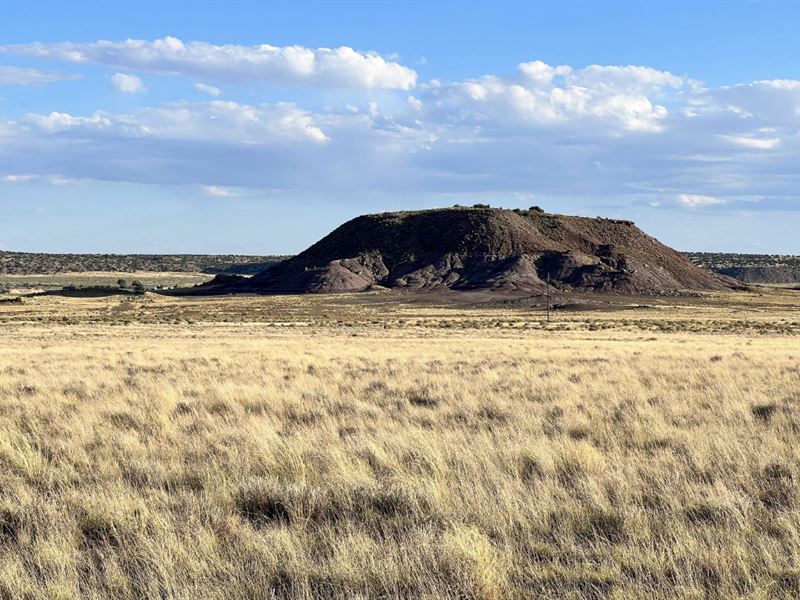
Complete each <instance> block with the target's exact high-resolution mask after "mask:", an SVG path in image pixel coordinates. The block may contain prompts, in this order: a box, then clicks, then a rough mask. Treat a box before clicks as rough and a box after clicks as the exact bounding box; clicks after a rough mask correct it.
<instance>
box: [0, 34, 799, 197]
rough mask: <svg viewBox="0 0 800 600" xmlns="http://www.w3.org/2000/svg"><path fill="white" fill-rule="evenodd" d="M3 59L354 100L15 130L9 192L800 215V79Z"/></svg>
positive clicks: (125, 55) (294, 55)
mask: <svg viewBox="0 0 800 600" xmlns="http://www.w3.org/2000/svg"><path fill="white" fill-rule="evenodd" d="M0 52H2V53H5V54H14V55H23V56H26V57H35V58H42V59H48V60H56V61H61V62H65V63H92V64H100V65H105V66H107V67H110V68H113V69H124V70H125V71H126V73H124V74H123V73H116V74H115V75H114V76H113V77H114V78H116V80H114V79H112V82H114V85H115V86H116V87H117V89H119V90H121V91H125V92H142V93H144V92H146V88H145V86H144V84H143V82H142V81H141V79H140V78H139V77H138V76H136V75H134V72H138V73H142V72H149V73H155V74H167V75H170V76H178V77H184V78H186V79H187V80H188V81H192V82H195V81H196V80H197V79H202V80H203V81H210V82H218V81H228V82H236V83H237V84H239V85H241V84H246V83H247V82H249V81H269V82H273V83H280V84H282V85H302V86H317V87H323V88H346V89H347V90H348V98H347V102H346V103H344V102H343V103H342V105H341V106H336V105H326V106H324V107H319V106H316V107H315V106H313V102H312V103H311V104H312V105H309V104H308V103H307V102H304V100H306V101H307V97H303V96H302V95H300V96H293V95H292V93H291V89H290V90H288V91H286V92H285V95H286V96H287V98H286V101H281V102H269V103H265V102H246V101H243V100H241V99H239V100H238V101H233V100H223V99H210V100H207V101H189V100H180V99H179V100H175V101H172V102H168V103H163V104H158V105H153V106H142V107H140V108H137V109H135V110H132V111H130V112H126V113H111V112H106V111H102V110H96V111H89V112H87V113H85V114H71V113H68V112H64V111H60V110H58V109H57V107H54V110H53V111H51V112H49V113H29V114H26V115H24V116H22V117H19V118H14V119H5V120H4V121H0V151H2V152H3V153H4V154H5V155H6V156H8V160H6V161H5V164H4V165H3V170H4V172H3V173H0V176H5V177H6V178H8V177H11V178H17V179H15V180H13V181H12V180H10V179H6V180H5V181H6V182H7V183H9V182H12V183H25V182H26V181H41V180H42V179H43V178H47V177H54V176H58V177H60V178H63V179H66V180H72V179H90V180H92V179H93V180H104V181H120V182H137V183H153V184H181V185H185V184H195V185H201V186H206V187H205V188H203V189H205V190H206V193H207V194H211V195H216V196H221V194H214V193H212V192H209V190H224V189H226V188H227V187H253V188H269V189H276V188H279V189H282V190H286V191H287V194H291V192H292V191H293V190H294V191H302V192H304V193H305V192H309V191H311V192H317V193H320V194H324V193H328V192H337V193H350V194H360V193H367V192H375V191H378V192H381V193H409V192H425V193H434V194H435V193H442V194H452V193H493V192H496V193H504V194H507V193H533V194H537V195H547V194H554V195H559V194H561V195H565V194H574V195H593V196H597V197H608V198H611V197H619V196H626V197H630V198H634V199H636V200H637V201H641V202H645V203H646V205H648V206H651V207H659V208H669V209H674V210H688V211H692V210H719V211H725V210H734V209H735V210H741V209H751V210H758V209H759V208H761V207H763V208H764V209H765V210H797V209H800V204H798V201H797V198H798V196H797V193H796V191H795V190H796V189H798V187H800V169H798V168H797V167H798V165H797V159H796V156H797V155H798V150H800V144H798V141H799V140H800V134H799V131H800V82H798V81H790V80H771V81H755V82H745V83H742V84H739V85H733V86H726V87H716V88H709V87H706V86H704V85H703V84H702V83H701V82H698V81H694V80H692V79H690V78H688V77H686V76H681V75H676V74H673V73H669V72H666V71H661V70H657V69H653V68H650V67H646V66H630V65H625V66H614V65H611V66H608V65H590V66H587V67H583V68H576V67H572V66H568V65H548V64H545V63H543V62H541V61H537V60H532V61H527V62H523V63H520V64H519V65H518V66H517V69H516V72H514V73H513V74H511V75H506V76H500V75H496V74H487V75H483V76H480V77H476V78H474V79H468V80H463V81H453V82H446V81H438V80H432V81H426V82H418V81H417V80H418V76H417V73H416V72H415V71H414V70H413V69H411V68H409V67H405V66H403V65H402V64H400V63H399V62H397V61H396V60H391V59H388V58H385V57H382V56H380V55H378V54H375V53H372V52H359V51H356V50H353V49H351V48H347V47H341V48H336V49H325V48H320V49H308V48H302V47H299V46H289V47H283V48H278V47H273V46H267V45H262V46H238V45H225V46H216V45H212V44H207V43H203V42H188V43H184V42H182V41H180V40H177V39H175V38H164V39H161V40H155V41H152V42H147V41H140V40H126V41H122V42H108V41H98V42H94V43H88V44H77V43H63V44H26V45H17V46H5V47H0ZM2 69H3V68H2V67H0V83H3V73H4V71H3V70H2ZM7 69H8V68H6V71H5V72H6V73H7V74H8V73H10V71H8V70H7ZM29 79H31V77H29ZM6 83H8V82H6ZM153 85H155V84H154V83H153V82H152V81H150V79H149V78H148V87H152V86H153ZM193 85H194V89H195V90H197V91H199V92H201V93H203V94H210V95H212V96H214V97H219V96H220V95H221V94H222V93H223V92H222V89H220V88H218V87H216V86H212V85H210V84H208V83H194V84H193ZM376 89H381V90H382V91H381V94H380V95H379V96H375V95H374V94H373V91H374V90H376ZM140 95H141V94H140ZM222 97H223V98H224V96H222ZM376 98H377V100H376ZM12 149H13V150H14V151H13V152H12ZM26 178H28V179H26Z"/></svg>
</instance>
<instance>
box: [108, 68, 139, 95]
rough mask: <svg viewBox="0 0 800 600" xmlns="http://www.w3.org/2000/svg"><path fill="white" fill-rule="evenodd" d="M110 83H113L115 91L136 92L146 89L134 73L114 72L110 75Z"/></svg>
mask: <svg viewBox="0 0 800 600" xmlns="http://www.w3.org/2000/svg"><path fill="white" fill-rule="evenodd" d="M111 85H113V86H114V89H116V90H117V91H119V92H124V93H126V94H137V93H141V92H145V91H147V87H146V86H145V84H144V82H143V81H142V80H141V79H139V78H138V77H137V76H136V75H130V74H128V73H114V74H113V75H112V76H111Z"/></svg>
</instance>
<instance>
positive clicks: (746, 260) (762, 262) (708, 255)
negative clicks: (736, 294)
mask: <svg viewBox="0 0 800 600" xmlns="http://www.w3.org/2000/svg"><path fill="white" fill-rule="evenodd" d="M686 255H687V256H688V257H689V260H691V261H692V262H693V263H695V264H697V265H700V266H702V267H705V268H707V269H711V270H712V271H714V272H716V273H719V274H721V275H726V276H728V277H733V278H734V279H738V280H739V281H742V282H744V283H767V284H769V283H772V284H786V283H800V256H792V255H786V254H736V253H722V252H687V253H686Z"/></svg>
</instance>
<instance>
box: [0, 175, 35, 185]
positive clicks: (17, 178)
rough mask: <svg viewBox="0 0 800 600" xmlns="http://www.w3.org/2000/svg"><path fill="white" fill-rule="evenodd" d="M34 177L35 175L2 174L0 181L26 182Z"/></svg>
mask: <svg viewBox="0 0 800 600" xmlns="http://www.w3.org/2000/svg"><path fill="white" fill-rule="evenodd" d="M35 177H36V176H35V175H3V177H2V178H0V181H3V182H4V183H27V182H28V181H31V180H32V179H34V178H35Z"/></svg>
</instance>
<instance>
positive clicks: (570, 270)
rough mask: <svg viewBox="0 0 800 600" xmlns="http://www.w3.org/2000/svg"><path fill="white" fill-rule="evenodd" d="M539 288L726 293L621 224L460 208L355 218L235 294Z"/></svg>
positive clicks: (721, 283)
mask: <svg viewBox="0 0 800 600" xmlns="http://www.w3.org/2000/svg"><path fill="white" fill-rule="evenodd" d="M548 282H549V283H550V284H551V285H553V286H555V287H558V288H561V289H577V290H585V291H590V290H591V291H612V292H619V293H642V294H675V293H679V292H681V291H683V290H687V289H693V290H716V289H724V288H725V283H724V281H723V279H721V278H719V277H718V276H716V275H714V274H712V273H710V272H708V271H706V270H705V269H702V268H700V267H697V266H695V265H693V264H692V263H691V262H690V261H689V260H688V259H687V258H686V257H685V256H684V255H683V254H681V253H679V252H676V251H674V250H672V249H671V248H668V247H667V246H665V245H663V244H661V243H660V242H659V241H657V240H656V239H654V238H652V237H650V236H648V235H646V234H644V233H643V232H642V231H641V230H639V229H638V228H637V227H635V226H634V225H633V223H631V222H629V221H617V220H608V219H591V218H585V217H572V216H564V215H554V214H546V213H541V212H538V211H511V210H502V209H493V208H460V207H459V208H448V209H437V210H426V211H414V212H397V213H384V214H376V215H365V216H361V217H357V218H355V219H353V220H351V221H348V222H347V223H345V224H344V225H342V226H340V227H339V228H337V229H336V230H334V231H333V232H332V233H330V234H329V235H327V236H326V237H324V238H323V239H322V240H320V241H319V242H317V243H316V244H314V245H313V246H311V247H310V248H308V249H307V250H305V251H304V252H302V253H300V254H298V255H297V256H295V257H293V258H291V259H289V260H287V261H285V262H283V263H280V264H278V265H276V266H274V267H273V268H272V269H270V270H269V271H267V272H265V273H262V274H259V275H256V276H255V277H253V278H252V279H250V280H249V281H247V282H243V283H242V284H241V285H240V291H251V292H257V293H298V292H351V291H361V290H365V289H368V288H370V287H373V286H376V285H380V286H385V287H390V288H407V289H436V288H451V289H461V290H465V289H477V288H491V289H499V290H536V289H544V288H545V287H546V286H547V283H548Z"/></svg>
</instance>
